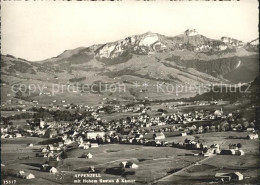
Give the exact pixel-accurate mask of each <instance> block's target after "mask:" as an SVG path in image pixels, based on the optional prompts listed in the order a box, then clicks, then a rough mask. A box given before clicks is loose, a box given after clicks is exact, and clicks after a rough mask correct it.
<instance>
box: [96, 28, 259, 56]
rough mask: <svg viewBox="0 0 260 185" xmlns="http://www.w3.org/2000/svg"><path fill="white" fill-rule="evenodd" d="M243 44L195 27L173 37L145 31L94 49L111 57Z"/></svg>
mask: <svg viewBox="0 0 260 185" xmlns="http://www.w3.org/2000/svg"><path fill="white" fill-rule="evenodd" d="M253 44H254V42H253V43H252V45H253ZM244 46H245V43H243V42H242V41H239V40H236V39H233V38H230V37H222V38H221V39H220V40H216V39H210V38H207V37H205V36H203V35H200V34H199V33H198V32H197V31H196V30H195V29H188V30H186V31H185V32H184V33H183V34H181V35H177V36H175V37H167V36H164V35H160V34H157V33H151V32H147V33H145V34H142V35H134V36H130V37H127V38H125V39H123V40H119V41H116V42H112V43H107V44H104V45H103V46H101V47H100V48H98V49H97V50H96V51H95V53H96V54H95V57H97V58H99V59H102V58H110V59H113V58H117V57H120V56H121V55H125V53H130V54H139V55H148V54H153V53H154V52H160V53H161V52H167V51H173V50H189V51H195V52H218V51H226V50H234V49H237V48H242V47H244Z"/></svg>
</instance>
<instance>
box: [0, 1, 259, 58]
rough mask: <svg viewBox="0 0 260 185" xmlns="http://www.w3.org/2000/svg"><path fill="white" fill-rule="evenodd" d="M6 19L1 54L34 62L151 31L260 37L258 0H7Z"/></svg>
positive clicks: (3, 18) (3, 7) (246, 38)
mask: <svg viewBox="0 0 260 185" xmlns="http://www.w3.org/2000/svg"><path fill="white" fill-rule="evenodd" d="M1 21H2V22H1V36H2V41H1V53H2V54H11V55H14V56H16V57H20V58H24V59H27V60H30V61H39V60H44V59H47V58H51V57H55V56H57V55H59V54H61V53H62V52H63V51H64V50H68V49H75V48H77V47H87V46H90V45H93V44H103V43H106V42H112V41H116V40H119V39H123V38H125V37H127V36H131V35H136V34H142V33H145V32H147V31H151V32H155V33H160V34H163V35H167V36H175V35H178V34H182V33H183V32H184V31H185V30H186V29H189V28H191V29H192V28H194V29H196V30H197V31H198V32H199V33H200V34H202V35H204V36H206V37H209V38H213V39H220V38H221V37H222V36H229V37H232V38H236V39H239V40H242V41H244V42H249V41H251V40H254V39H256V38H258V37H259V34H258V1H257V0H241V1H231V2H214V1H212V2H203V1H197V2H195V1H193V2H188V1H160V2H159V1H150V2H144V1H130V0H129V1H119V2H98V1H96V2H92V1H79V2H78V1H72V2H68V1H29V2H23V1H2V2H1Z"/></svg>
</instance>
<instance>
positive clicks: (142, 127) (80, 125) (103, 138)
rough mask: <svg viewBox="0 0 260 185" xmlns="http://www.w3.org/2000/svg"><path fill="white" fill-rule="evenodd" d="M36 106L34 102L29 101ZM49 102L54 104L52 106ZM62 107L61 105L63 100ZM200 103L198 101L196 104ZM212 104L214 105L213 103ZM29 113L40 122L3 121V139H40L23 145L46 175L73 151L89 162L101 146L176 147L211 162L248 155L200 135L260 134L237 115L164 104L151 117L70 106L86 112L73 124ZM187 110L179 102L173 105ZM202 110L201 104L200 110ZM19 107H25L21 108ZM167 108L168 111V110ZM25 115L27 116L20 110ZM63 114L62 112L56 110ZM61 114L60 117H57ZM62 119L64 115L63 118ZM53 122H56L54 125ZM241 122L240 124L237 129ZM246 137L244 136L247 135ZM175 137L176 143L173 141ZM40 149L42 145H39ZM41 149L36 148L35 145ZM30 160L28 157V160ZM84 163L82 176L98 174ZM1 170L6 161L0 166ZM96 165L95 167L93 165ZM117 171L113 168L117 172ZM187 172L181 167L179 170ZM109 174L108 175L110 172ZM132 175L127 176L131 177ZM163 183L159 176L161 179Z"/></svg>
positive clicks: (229, 176) (227, 177) (137, 109)
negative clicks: (174, 109)
mask: <svg viewBox="0 0 260 185" xmlns="http://www.w3.org/2000/svg"><path fill="white" fill-rule="evenodd" d="M33 103H34V104H36V105H37V101H34V102H33ZM53 103H56V101H54V102H53ZM62 103H65V100H64V101H62ZM195 104H198V102H195ZM211 104H213V105H216V104H217V103H216V101H215V102H213V103H211ZM36 105H35V106H34V107H32V108H31V109H30V110H27V111H33V112H38V114H43V115H44V116H42V117H41V118H39V119H38V118H37V119H36V118H35V119H30V120H28V121H27V123H26V124H25V125H24V126H23V127H21V126H14V125H11V124H8V123H10V122H11V121H12V120H10V119H4V120H2V124H1V138H2V139H4V140H10V139H15V138H28V137H29V138H30V137H32V138H44V139H45V141H43V142H41V143H38V144H37V143H36V144H33V143H26V145H27V147H28V148H34V147H36V148H37V149H34V152H36V153H35V154H34V155H35V156H34V157H36V158H41V159H43V160H44V161H45V162H43V163H42V164H38V165H37V166H38V167H39V171H40V172H43V173H46V172H48V173H50V174H61V173H62V172H64V170H61V169H62V168H61V167H62V166H64V160H68V159H67V158H68V154H69V153H71V152H72V153H73V151H81V152H80V154H78V156H75V157H77V158H80V159H87V160H93V159H95V158H96V153H92V151H93V150H95V149H96V148H102V147H104V146H107V147H109V146H113V145H119V146H120V145H121V146H130V145H132V146H140V147H141V146H143V147H155V148H157V147H162V148H161V149H160V148H157V149H156V150H164V149H166V148H173V149H174V148H176V149H178V150H182V151H188V153H184V156H186V158H187V157H190V156H194V157H196V156H197V157H201V158H202V159H203V158H204V159H205V158H211V157H212V156H226V155H228V156H245V155H247V153H246V152H245V151H244V150H243V147H244V144H241V143H239V142H233V143H229V144H228V145H226V146H225V147H224V146H221V145H222V144H221V143H219V142H216V143H214V142H211V143H210V145H209V143H208V142H205V141H203V140H201V139H200V135H203V134H208V133H212V134H214V133H218V132H219V133H225V132H227V133H229V132H233V133H244V134H243V135H244V136H243V137H240V136H232V135H229V137H228V138H230V139H233V140H232V141H236V140H235V139H237V140H239V139H240V140H244V141H247V140H258V131H257V130H255V121H254V120H253V121H252V122H248V121H247V120H246V119H245V118H243V117H242V118H241V116H239V112H237V111H233V112H224V111H223V110H222V107H219V108H220V109H216V110H213V111H208V110H203V109H201V110H198V111H190V112H187V113H181V112H176V113H173V114H169V113H167V111H165V107H167V104H166V105H164V104H162V105H161V107H162V108H160V109H157V110H156V111H155V112H156V114H152V116H151V111H152V110H151V109H152V108H151V107H150V106H147V105H145V104H136V105H133V106H124V105H114V106H103V105H99V106H92V107H91V106H82V105H68V106H70V107H71V109H76V110H79V109H84V112H82V111H81V112H80V111H78V112H76V113H75V114H77V115H75V116H74V119H75V120H74V121H69V120H71V119H68V120H67V121H57V117H58V116H59V115H58V114H57V113H56V112H55V111H53V110H50V109H48V108H47V107H40V108H37V106H36ZM181 105H184V106H185V105H186V104H185V103H178V104H177V105H176V106H173V107H179V106H181ZM199 106H201V105H199ZM22 107H23V106H22ZM169 107H171V106H168V109H169ZM24 112H25V111H24ZM60 112H62V111H60ZM109 113H110V114H112V115H113V114H120V113H129V115H131V114H134V115H132V116H127V117H120V119H110V120H106V119H105V116H104V115H109ZM60 114H61V113H60ZM61 115H62V114H61ZM55 120H56V121H55ZM238 121H240V123H241V124H237V122H238ZM245 134H246V135H245ZM175 138H178V140H175ZM39 144H40V145H39ZM37 145H39V147H38V146H37ZM242 145H243V146H242ZM29 158H30V157H28V159H29ZM91 164H92V163H90V164H89V165H88V163H86V164H85V165H84V166H85V168H86V170H85V171H84V172H86V173H97V172H98V171H99V170H97V169H96V167H95V165H91ZM199 164H200V163H199V162H193V163H192V164H191V165H199ZM1 166H2V167H5V164H4V161H2V164H1ZM97 166H98V165H97ZM117 166H118V168H119V169H117V170H115V169H113V170H112V169H110V170H109V169H107V172H106V173H108V174H110V173H112V174H114V175H119V176H120V174H122V173H126V172H125V169H131V170H138V169H139V164H137V163H136V162H135V161H133V160H125V161H124V160H122V161H121V162H120V161H118V165H117ZM116 168H117V167H116ZM183 168H185V167H183ZM111 170H112V171H111ZM131 173H132V174H134V173H135V171H130V172H128V173H127V174H128V175H129V174H130V176H131ZM16 174H17V175H16V177H17V178H22V179H34V178H37V176H36V175H35V174H33V173H29V172H26V171H24V170H23V169H17V173H16ZM161 178H163V177H161ZM243 179H244V178H243V174H242V172H239V171H236V172H234V173H222V172H218V171H217V172H216V173H215V176H213V175H212V177H211V181H236V180H243Z"/></svg>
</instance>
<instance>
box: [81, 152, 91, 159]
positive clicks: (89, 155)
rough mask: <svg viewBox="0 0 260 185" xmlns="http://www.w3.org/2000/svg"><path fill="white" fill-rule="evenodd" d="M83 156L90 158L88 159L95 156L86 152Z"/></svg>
mask: <svg viewBox="0 0 260 185" xmlns="http://www.w3.org/2000/svg"><path fill="white" fill-rule="evenodd" d="M81 157H82V158H88V159H91V158H92V157H93V155H92V154H91V153H88V154H86V153H84V154H82V156H81Z"/></svg>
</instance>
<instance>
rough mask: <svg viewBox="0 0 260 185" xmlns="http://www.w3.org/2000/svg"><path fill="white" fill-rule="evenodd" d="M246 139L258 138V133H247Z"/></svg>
mask: <svg viewBox="0 0 260 185" xmlns="http://www.w3.org/2000/svg"><path fill="white" fill-rule="evenodd" d="M247 138H248V139H258V134H249V135H247Z"/></svg>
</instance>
